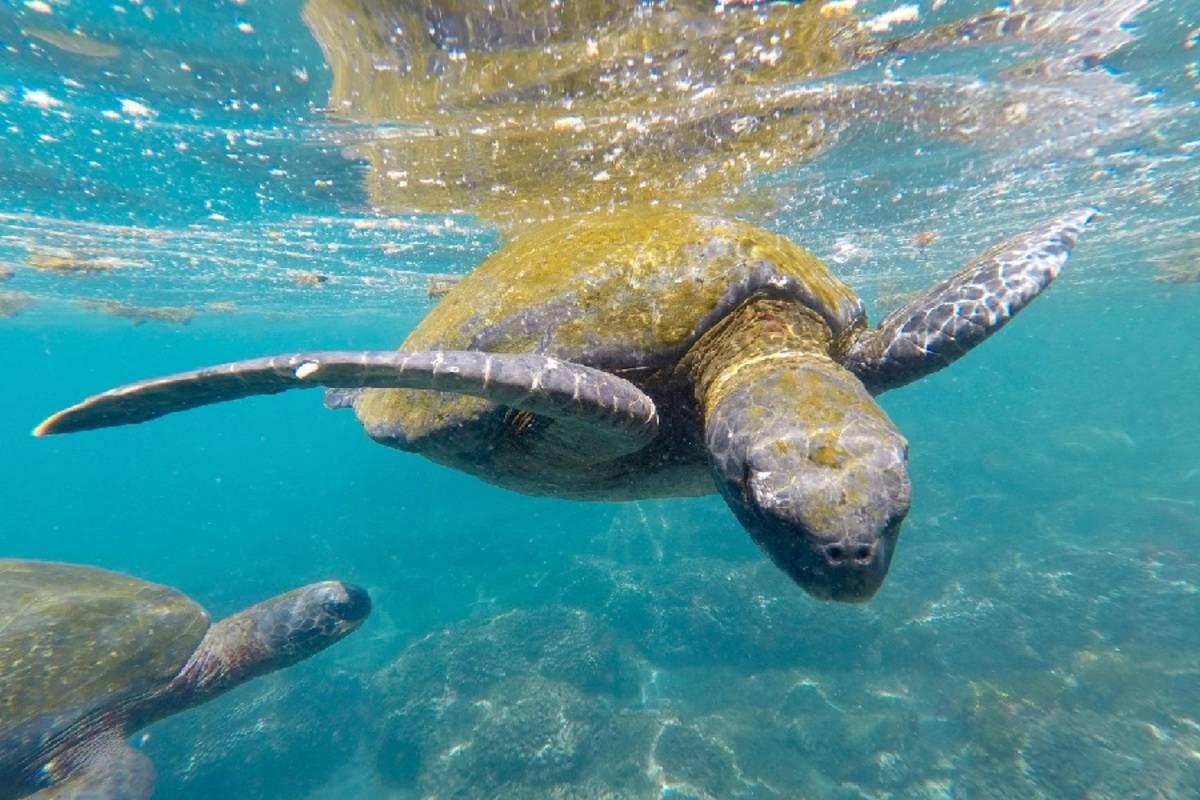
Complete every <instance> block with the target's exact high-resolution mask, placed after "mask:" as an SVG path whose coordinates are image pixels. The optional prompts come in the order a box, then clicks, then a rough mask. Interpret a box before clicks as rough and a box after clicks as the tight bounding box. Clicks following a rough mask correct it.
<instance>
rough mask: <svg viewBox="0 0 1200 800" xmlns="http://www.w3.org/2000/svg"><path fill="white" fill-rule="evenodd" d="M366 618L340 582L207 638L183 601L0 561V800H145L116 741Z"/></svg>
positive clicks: (363, 598) (120, 580)
mask: <svg viewBox="0 0 1200 800" xmlns="http://www.w3.org/2000/svg"><path fill="white" fill-rule="evenodd" d="M370 609H371V601H370V599H369V598H368V596H367V593H366V592H365V591H363V590H362V589H359V588H358V587H356V586H351V585H349V584H345V583H341V582H338V581H326V582H324V583H314V584H311V585H309V586H304V587H301V588H299V589H294V590H292V591H290V592H287V593H286V594H281V595H279V596H278V597H273V598H271V599H270V600H266V601H264V602H262V603H259V604H258V605H255V606H252V607H250V608H248V609H246V610H245V611H242V612H241V613H238V614H235V615H233V616H232V617H229V618H227V619H224V620H222V621H220V622H218V623H216V624H213V625H210V624H209V618H208V614H207V612H205V610H204V609H203V608H201V607H200V606H199V605H197V604H196V603H195V602H194V601H193V600H191V599H190V598H188V597H186V596H185V595H183V594H181V593H180V592H178V591H176V590H174V589H171V588H168V587H166V586H160V585H157V584H153V583H147V582H146V581H143V580H139V579H137V578H131V577H128V576H125V575H120V574H117V573H114V572H108V571H105V570H102V569H96V568H93V567H85V566H79V565H75V564H57V563H52V562H45V561H14V560H7V559H0V800H15V798H18V797H35V798H39V799H40V800H51V799H53V800H85V798H86V800H142V798H148V797H150V794H151V792H152V790H153V787H154V767H153V765H152V764H151V763H150V759H148V758H147V757H146V756H145V755H144V754H143V753H141V752H139V751H137V750H135V749H133V748H131V747H130V746H129V745H128V744H127V743H126V741H125V737H126V736H128V735H129V734H131V733H133V732H134V731H136V730H138V729H139V728H142V727H144V726H146V725H149V724H150V723H151V722H154V721H156V720H158V719H161V718H163V717H166V716H169V715H171V714H175V713H177V712H179V711H183V710H185V709H187V708H191V707H192V706H195V705H199V704H200V703H203V702H205V701H207V700H210V699H212V698H213V697H215V696H217V695H219V694H221V693H222V692H224V691H226V690H227V689H231V688H233V687H234V686H237V685H238V684H241V683H242V682H244V681H247V680H250V679H251V678H254V677H257V676H259V675H263V674H265V673H268V672H273V671H274V670H277V669H281V668H283V667H286V666H288V665H290V664H294V663H296V662H297V661H301V660H302V659H305V658H308V657H309V656H311V655H313V654H315V653H317V652H319V651H321V650H324V649H325V648H326V647H328V646H329V645H331V644H333V643H334V642H336V641H338V640H339V639H341V638H342V637H343V636H346V635H347V634H349V633H350V632H352V631H353V630H355V629H356V628H357V627H358V626H359V625H360V624H361V623H362V621H363V620H364V619H366V617H367V614H368V613H369V612H370Z"/></svg>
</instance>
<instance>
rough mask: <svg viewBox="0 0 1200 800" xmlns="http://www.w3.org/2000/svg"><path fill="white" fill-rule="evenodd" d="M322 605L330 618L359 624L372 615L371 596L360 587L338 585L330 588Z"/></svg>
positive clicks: (346, 584) (347, 584) (344, 584)
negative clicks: (358, 622)
mask: <svg viewBox="0 0 1200 800" xmlns="http://www.w3.org/2000/svg"><path fill="white" fill-rule="evenodd" d="M321 605H322V606H323V607H324V609H325V611H326V612H327V613H328V614H329V615H330V616H333V617H336V618H338V619H340V620H345V621H346V622H357V621H359V620H361V619H365V618H366V616H367V615H368V614H370V613H371V596H370V595H368V594H367V592H366V590H365V589H362V588H359V587H358V586H354V585H351V584H349V583H338V584H335V585H333V586H331V587H330V591H329V592H327V593H326V596H325V599H324V600H323V601H322V603H321Z"/></svg>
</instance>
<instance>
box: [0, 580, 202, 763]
mask: <svg viewBox="0 0 1200 800" xmlns="http://www.w3.org/2000/svg"><path fill="white" fill-rule="evenodd" d="M208 625H209V619H208V614H207V613H206V612H205V611H204V609H203V608H201V607H200V606H199V605H197V604H196V603H195V602H193V601H192V600H191V599H189V598H188V597H186V596H184V595H182V594H180V593H179V592H177V591H176V590H174V589H171V588H168V587H166V586H159V585H157V584H153V583H147V582H146V581H142V580H138V579H136V578H130V577H127V576H125V575H119V574H117V573H114V572H107V571H105V570H100V569H94V568H91V567H82V566H76V565H72V564H56V563H50V562H40V561H14V560H5V559H0V741H3V738H4V733H5V731H6V730H12V729H13V728H16V727H17V726H18V725H20V724H21V723H22V722H25V721H27V720H30V719H32V718H34V717H38V716H40V715H42V714H58V713H64V714H68V715H69V714H70V712H71V710H73V709H83V708H91V707H95V706H97V705H98V704H99V705H103V703H104V702H105V701H106V700H109V699H113V700H115V699H120V698H125V697H129V696H135V695H138V694H142V693H146V692H150V691H153V690H155V689H157V688H160V687H162V686H164V685H165V684H166V683H167V682H168V681H170V680H171V679H172V678H173V677H175V675H176V674H178V672H179V669H180V668H181V667H182V666H183V665H184V663H186V662H187V660H188V658H189V657H190V656H191V655H192V653H193V652H195V650H196V646H197V645H198V644H199V643H200V640H201V639H203V638H204V634H205V632H206V631H207V630H208Z"/></svg>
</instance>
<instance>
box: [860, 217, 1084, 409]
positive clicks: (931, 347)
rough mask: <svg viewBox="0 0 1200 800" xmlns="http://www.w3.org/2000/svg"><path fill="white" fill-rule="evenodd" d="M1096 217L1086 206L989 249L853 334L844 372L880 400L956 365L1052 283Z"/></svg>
mask: <svg viewBox="0 0 1200 800" xmlns="http://www.w3.org/2000/svg"><path fill="white" fill-rule="evenodd" d="M1095 216H1096V210H1095V209H1092V208H1088V209H1084V210H1081V211H1074V212H1071V213H1069V214H1064V215H1062V216H1060V217H1056V218H1055V219H1053V220H1050V221H1048V222H1045V223H1043V224H1042V225H1039V226H1037V227H1036V228H1033V229H1031V230H1029V231H1027V232H1026V233H1023V234H1021V235H1019V236H1015V237H1013V238H1011V239H1008V240H1006V241H1004V242H1001V243H1000V244H998V245H995V246H994V247H992V248H989V249H988V250H986V251H985V252H984V253H982V254H981V255H980V256H979V257H978V258H975V259H973V260H972V261H971V262H970V263H969V264H967V266H965V267H963V268H962V269H961V270H960V271H959V272H957V273H956V274H955V275H953V276H952V277H950V278H948V279H946V280H945V281H942V282H941V283H939V284H937V285H936V286H934V287H933V288H932V289H930V290H929V291H928V292H926V293H925V294H924V295H923V296H921V297H919V298H917V299H916V300H914V301H913V302H911V303H909V304H908V305H906V306H904V307H903V308H900V309H897V310H896V311H893V312H892V313H891V314H889V315H888V316H887V317H886V318H884V320H883V322H881V323H880V324H879V327H878V328H876V329H875V330H869V331H864V332H862V333H861V334H859V336H858V338H857V339H856V340H855V341H854V342H853V344H852V345H851V346H850V350H849V353H848V354H847V356H846V366H847V367H848V368H849V369H850V371H851V372H853V373H854V374H855V375H857V376H858V378H859V380H861V381H862V382H863V383H864V384H866V386H867V388H868V389H870V390H871V392H872V393H875V394H878V393H879V392H882V391H886V390H888V389H894V388H896V387H898V386H903V385H904V384H906V383H911V382H912V381H915V380H917V379H918V378H922V377H924V376H926V375H929V374H930V373H933V372H936V371H938V370H939V369H941V368H942V367H945V366H947V365H949V364H951V363H952V362H954V361H956V360H957V359H958V358H960V357H961V356H963V355H964V354H965V353H966V352H967V351H968V350H970V349H971V348H972V347H974V346H975V345H977V344H979V343H980V342H982V341H983V340H984V339H986V338H987V337H989V336H991V335H992V334H993V333H995V332H996V331H998V330H1000V328H1002V327H1003V326H1004V324H1005V323H1006V322H1008V321H1009V319H1011V318H1012V317H1013V316H1014V315H1015V314H1016V313H1017V312H1018V311H1020V310H1021V309H1022V308H1024V307H1025V306H1026V305H1028V304H1029V302H1030V301H1032V300H1033V298H1035V297H1037V295H1038V293H1039V292H1041V291H1042V290H1043V289H1045V288H1046V287H1047V286H1049V285H1050V282H1051V281H1053V280H1054V279H1055V278H1056V277H1057V276H1058V271H1059V269H1061V268H1062V265H1063V264H1064V263H1066V260H1067V257H1068V256H1069V255H1070V253H1071V248H1072V247H1074V245H1075V240H1076V239H1077V238H1078V236H1079V234H1080V232H1081V231H1082V230H1083V228H1084V227H1085V226H1086V225H1087V224H1088V223H1089V222H1091V221H1092V219H1093V218H1094V217H1095Z"/></svg>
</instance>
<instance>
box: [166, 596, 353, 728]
mask: <svg viewBox="0 0 1200 800" xmlns="http://www.w3.org/2000/svg"><path fill="white" fill-rule="evenodd" d="M370 613H371V598H370V597H369V596H368V595H367V593H366V591H365V590H363V589H360V588H359V587H357V586H353V585H351V584H349V583H342V582H341V581H323V582H321V583H311V584H309V585H307V586H301V587H300V588H299V589H293V590H292V591H290V592H285V593H283V594H281V595H277V596H275V597H272V598H271V599H269V600H264V601H263V602H261V603H258V604H257V605H253V606H250V608H247V609H246V610H244V611H241V612H239V613H237V614H234V615H233V616H231V617H226V618H225V619H223V620H221V621H220V622H218V623H216V624H215V625H213V626H212V627H210V628H209V629H208V632H207V633H206V634H205V635H204V639H203V641H201V642H200V645H199V646H198V647H197V648H196V652H195V653H194V654H193V655H192V657H191V659H190V660H189V661H188V663H187V664H186V665H185V666H184V668H183V670H182V671H181V672H180V674H179V675H178V676H177V677H176V678H175V686H173V687H172V688H173V689H176V690H177V691H172V692H168V693H167V705H165V706H162V707H156V708H155V709H153V710H152V714H153V716H155V717H157V716H161V715H162V714H163V713H165V711H166V710H170V711H171V712H172V713H174V711H175V710H178V709H179V708H182V707H188V706H193V705H196V704H197V703H200V702H203V701H205V700H207V699H208V698H210V697H212V696H214V695H217V694H220V693H221V692H224V691H227V690H228V689H231V688H233V687H234V686H237V685H238V684H241V683H244V682H246V681H248V680H250V679H251V678H255V677H258V676H259V675H264V674H266V673H268V672H274V671H275V670H277V669H283V668H284V667H287V666H290V665H292V664H295V663H296V662H297V661H303V660H304V659H306V658H308V657H309V656H313V655H316V654H317V653H319V652H321V651H322V650H324V649H325V648H326V647H329V646H330V645H332V644H334V643H335V642H337V641H339V640H341V639H342V638H344V637H345V636H348V635H349V634H351V633H353V632H354V631H355V630H357V629H358V627H359V626H360V625H361V624H362V623H363V620H365V619H366V618H367V615H369V614H370Z"/></svg>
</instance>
